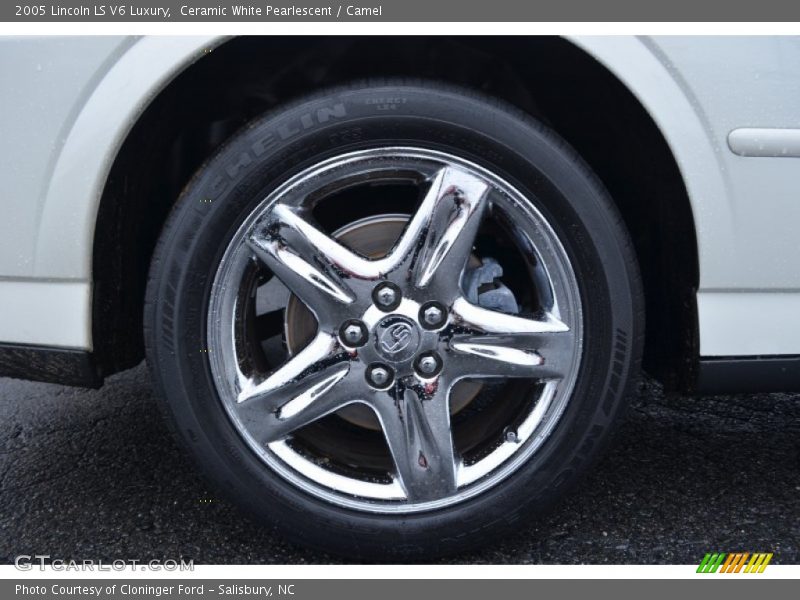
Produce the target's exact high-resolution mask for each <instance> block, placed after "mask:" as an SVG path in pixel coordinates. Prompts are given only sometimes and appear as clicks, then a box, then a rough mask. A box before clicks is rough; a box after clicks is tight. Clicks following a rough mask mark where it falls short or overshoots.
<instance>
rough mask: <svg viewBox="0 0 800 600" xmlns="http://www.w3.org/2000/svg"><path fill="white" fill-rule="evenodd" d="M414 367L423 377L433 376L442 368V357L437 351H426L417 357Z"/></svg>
mask: <svg viewBox="0 0 800 600" xmlns="http://www.w3.org/2000/svg"><path fill="white" fill-rule="evenodd" d="M414 368H415V369H416V370H417V373H419V374H420V375H421V376H422V377H433V376H434V375H436V374H437V373H438V372H439V371H440V370H441V368H442V359H441V358H439V355H438V354H436V352H425V353H424V354H420V355H419V356H418V357H417V360H416V361H415V362H414Z"/></svg>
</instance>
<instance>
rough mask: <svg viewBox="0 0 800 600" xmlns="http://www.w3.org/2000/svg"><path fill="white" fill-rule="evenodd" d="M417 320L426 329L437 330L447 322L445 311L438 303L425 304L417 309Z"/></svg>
mask: <svg viewBox="0 0 800 600" xmlns="http://www.w3.org/2000/svg"><path fill="white" fill-rule="evenodd" d="M419 320H420V323H422V326H423V327H425V328H426V329H437V328H439V327H441V326H442V325H444V323H445V321H447V310H446V309H445V307H444V306H442V305H441V304H439V303H438V302H426V303H425V304H423V305H422V307H421V308H420V309H419Z"/></svg>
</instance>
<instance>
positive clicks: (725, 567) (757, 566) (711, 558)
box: [697, 552, 772, 573]
mask: <svg viewBox="0 0 800 600" xmlns="http://www.w3.org/2000/svg"><path fill="white" fill-rule="evenodd" d="M748 559H749V560H748ZM771 560H772V552H753V553H752V554H751V553H750V552H733V553H730V554H726V553H725V552H713V553H712V552H709V553H708V554H706V555H705V556H704V557H703V560H702V561H700V566H698V567H697V572H698V573H717V572H719V573H763V572H764V569H766V568H767V565H768V564H769V562H770V561H771Z"/></svg>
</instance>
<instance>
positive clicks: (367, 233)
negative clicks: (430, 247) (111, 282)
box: [284, 214, 483, 431]
mask: <svg viewBox="0 0 800 600" xmlns="http://www.w3.org/2000/svg"><path fill="white" fill-rule="evenodd" d="M408 219H409V217H408V216H407V215H397V214H395V215H376V216H371V217H366V218H364V219H360V220H358V221H355V222H353V223H350V224H349V225H345V226H344V227H342V228H340V229H338V230H337V231H335V232H334V233H333V237H334V238H336V239H337V240H338V241H339V242H341V243H342V244H343V245H344V246H346V247H348V248H350V249H351V250H355V251H356V252H358V253H360V254H362V255H363V256H366V257H368V258H371V259H377V258H381V257H383V256H386V254H387V253H388V252H389V250H391V248H392V246H393V245H394V243H395V242H396V241H397V240H398V239H399V237H400V234H402V233H403V229H404V228H405V226H406V224H407V223H408ZM480 265H481V261H480V260H479V259H478V257H476V256H475V255H471V256H470V259H469V266H470V267H473V268H474V267H478V266H480ZM285 315H286V316H285V321H284V330H285V332H286V345H287V347H288V349H289V353H290V354H291V355H294V354H296V353H297V352H299V351H300V350H302V349H303V348H304V347H305V346H306V345H307V344H308V343H309V342H310V341H311V339H312V338H313V337H314V335H315V334H316V332H317V320H316V319H315V318H314V315H313V314H312V312H311V311H310V310H308V308H306V306H305V304H303V303H302V302H301V301H300V300H299V299H298V298H297V296H295V295H294V294H292V295H291V296H290V298H289V302H288V304H287V306H286V312H285ZM482 387H483V385H482V384H481V383H479V382H476V381H460V382H458V383H457V384H456V385H455V386H453V389H452V391H451V393H450V414H451V415H454V414H456V413H458V412H459V411H460V410H462V409H463V408H464V407H465V406H467V405H468V404H469V403H470V402H472V400H473V399H474V398H475V397H476V396H477V395H478V393H479V392H480V391H481V389H482ZM336 414H337V415H338V416H340V417H341V418H342V419H344V420H345V421H348V422H349V423H351V424H353V425H357V426H359V427H364V428H367V429H372V430H375V431H380V429H381V427H380V423H379V422H378V418H377V417H376V416H375V413H374V412H373V411H372V410H370V409H369V408H368V407H367V406H364V405H362V404H351V405H349V406H345V407H344V408H342V409H340V410H338V411H337V412H336Z"/></svg>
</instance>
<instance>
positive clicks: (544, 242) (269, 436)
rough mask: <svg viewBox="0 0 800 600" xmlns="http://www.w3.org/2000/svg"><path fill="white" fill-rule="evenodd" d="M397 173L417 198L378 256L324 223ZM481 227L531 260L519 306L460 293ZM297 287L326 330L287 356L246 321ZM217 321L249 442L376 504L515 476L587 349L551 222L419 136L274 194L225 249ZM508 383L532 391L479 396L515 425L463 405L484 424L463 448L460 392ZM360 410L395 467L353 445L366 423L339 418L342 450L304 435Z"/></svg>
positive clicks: (305, 175)
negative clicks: (343, 196) (329, 203)
mask: <svg viewBox="0 0 800 600" xmlns="http://www.w3.org/2000/svg"><path fill="white" fill-rule="evenodd" d="M398 181H402V182H405V183H410V184H412V185H414V186H416V187H417V188H418V189H419V190H420V201H419V202H418V205H417V207H416V211H415V212H414V213H413V215H412V216H411V217H410V218H409V219H408V221H407V225H405V227H404V229H403V230H402V233H401V235H400V236H399V238H398V239H396V240H387V243H386V247H387V248H389V251H388V252H387V253H385V254H384V255H382V256H379V257H368V256H365V255H364V254H361V253H360V252H358V251H357V250H356V249H354V248H353V247H349V246H347V245H346V244H345V243H343V242H340V239H339V238H338V237H337V236H336V235H335V234H334V233H328V232H326V231H325V230H324V229H323V228H322V227H320V226H319V225H318V223H317V222H316V220H315V218H314V211H315V208H316V207H317V205H318V204H320V203H321V202H323V201H324V200H325V199H326V198H330V197H332V196H335V195H336V194H337V193H339V192H341V191H342V190H348V189H351V188H355V187H358V186H369V187H370V189H371V190H372V193H374V194H380V193H381V189H382V188H381V187H380V184H381V183H387V182H398ZM487 223H493V224H494V227H495V230H497V231H501V232H503V234H504V235H506V236H507V237H508V238H509V239H510V240H512V241H513V245H514V246H515V247H516V250H517V252H518V255H519V257H520V260H521V262H522V263H524V266H525V272H526V274H527V276H528V279H529V280H528V281H526V282H516V287H517V289H523V288H524V289H526V290H528V291H529V298H528V300H526V301H525V302H524V303H523V304H522V310H521V311H520V312H519V313H518V314H511V313H509V312H502V311H499V310H496V309H493V308H488V307H486V306H483V305H481V303H480V302H476V301H475V298H474V297H472V298H471V299H470V297H471V296H474V294H470V293H469V290H466V289H465V277H464V275H465V271H466V268H467V265H468V263H469V261H470V259H471V258H472V259H473V260H474V256H475V255H476V252H477V247H476V236H478V234H479V232H480V231H481V228H482V227H484V226H486V225H487ZM478 254H479V253H478ZM473 291H474V290H473ZM292 299H294V301H298V300H299V302H300V303H302V305H304V307H305V308H306V309H308V310H309V311H310V312H311V314H312V315H313V317H314V319H315V320H316V332H315V333H314V334H313V335H312V336H311V339H310V341H308V342H307V343H306V344H305V345H304V346H303V347H302V348H301V349H299V350H297V351H292V350H289V351H287V354H286V356H285V357H283V358H282V359H281V360H280V361H277V363H276V361H274V360H272V361H271V360H269V358H265V353H266V351H265V350H264V345H263V344H261V340H258V339H257V336H254V335H253V333H252V316H253V315H254V314H256V313H257V312H258V310H259V309H258V305H259V304H261V305H262V307H261V309H262V310H263V305H269V304H272V305H273V306H272V309H273V310H274V309H275V305H279V307H280V308H281V309H285V307H286V306H287V305H288V304H289V303H290V302H291V301H292ZM283 312H284V313H285V312H287V311H286V310H283ZM207 325H208V351H209V360H210V366H211V370H212V375H213V378H214V382H215V385H216V388H217V392H218V394H219V397H220V399H221V401H222V403H223V405H224V407H225V409H226V411H227V414H228V415H229V417H230V419H231V420H232V422H233V423H234V425H235V427H236V429H237V430H238V432H239V433H240V434H241V435H242V436H243V438H244V439H245V440H246V442H247V444H248V445H249V446H250V447H251V448H252V449H253V451H255V452H256V453H257V454H258V456H259V457H260V458H261V459H262V460H263V462H264V463H266V465H267V466H268V467H269V468H271V469H272V470H273V471H275V472H276V473H278V474H279V475H280V476H281V477H283V478H285V479H286V480H288V481H289V482H290V483H292V484H294V485H296V486H297V487H299V488H301V489H303V490H305V491H306V492H307V493H309V494H311V495H313V496H315V497H317V498H320V499H322V500H325V501H328V502H332V503H334V504H337V505H340V506H345V507H348V508H352V509H357V510H362V511H369V512H377V513H392V512H395V513H397V512H417V511H423V510H431V509H436V508H441V507H445V506H450V505H452V504H454V503H457V502H461V501H464V500H466V499H468V498H470V497H473V496H475V495H476V494H479V493H481V492H483V491H486V490H487V489H489V488H492V487H493V486H495V485H497V484H499V483H500V482H501V481H502V480H503V479H504V478H506V477H508V476H509V475H511V474H512V473H513V472H514V471H515V470H516V469H517V468H518V467H519V466H521V465H522V464H524V463H525V462H526V461H527V460H528V459H529V458H530V457H531V456H532V455H533V454H534V453H535V452H536V451H537V450H538V449H540V447H541V446H542V444H543V443H544V442H545V441H546V440H547V438H548V436H549V434H550V433H551V432H552V430H553V428H554V427H555V426H556V424H557V422H558V419H559V417H560V415H561V414H562V412H563V411H564V409H565V407H566V405H567V403H568V402H569V399H570V395H571V391H572V388H573V384H574V381H575V378H576V375H577V371H578V367H579V364H580V360H581V348H582V313H581V305H580V297H579V292H578V286H577V282H576V278H575V274H574V272H573V270H572V267H571V266H570V262H569V259H568V257H567V255H566V252H565V250H564V248H563V246H562V245H561V243H560V242H559V240H558V238H557V236H556V234H555V232H554V231H553V229H552V227H551V226H550V225H549V224H548V222H547V221H546V219H545V218H544V216H543V215H542V214H541V213H540V212H539V211H538V210H537V209H536V208H534V206H533V205H532V204H531V202H530V201H528V200H527V199H526V198H525V197H523V196H522V195H521V194H520V193H519V192H518V191H517V190H515V189H514V188H513V187H512V186H511V185H510V184H509V183H507V182H505V181H503V180H502V179H501V178H499V177H498V176H497V175H495V174H493V173H490V172H489V171H487V170H486V169H484V168H482V167H480V166H478V165H476V164H473V163H471V162H468V161H466V160H463V159H461V158H458V157H456V156H453V155H450V154H444V153H441V152H436V151H432V150H423V149H419V148H407V147H388V148H379V149H372V150H364V151H357V152H352V153H349V154H344V155H339V156H337V157H335V158H332V159H329V160H326V161H324V162H322V163H319V164H317V165H315V166H312V167H310V168H307V169H306V170H304V171H302V172H301V173H299V174H297V175H296V176H294V177H292V178H291V179H290V180H289V181H287V182H286V183H285V184H283V185H281V186H280V187H279V188H278V189H276V190H275V191H274V192H272V193H271V194H269V196H268V197H266V198H265V199H264V200H263V201H262V202H261V203H260V204H258V206H257V207H256V208H255V210H253V211H252V213H251V214H250V216H249V217H248V218H247V219H246V221H245V222H244V223H243V224H242V225H241V227H240V228H239V229H238V231H237V232H236V233H235V234H234V236H233V238H232V240H231V242H230V243H229V245H228V247H227V249H226V251H225V253H224V256H223V258H222V260H221V263H220V266H219V268H218V270H217V273H216V275H215V279H214V284H213V287H212V292H211V297H210V301H209V312H208V322H207ZM512 380H513V381H516V382H520V383H524V393H522V394H520V393H519V391H517V392H516V393H515V394H511V393H509V392H508V390H506V389H501V390H500V391H499V393H498V392H496V393H495V394H494V395H493V396H491V394H490V396H491V397H490V398H489V399H488V400H487V401H485V402H484V405H485V406H489V408H488V409H486V410H496V409H497V410H499V409H498V407H503V406H506V405H508V406H510V407H511V409H509V410H506V411H505V412H502V411H501V412H500V413H499V414H502V415H503V416H504V417H505V418H506V422H505V423H500V424H499V425H498V424H497V418H494V419H493V421H492V422H493V425H492V426H491V427H489V426H488V425H487V426H485V427H483V429H481V424H482V423H483V422H484V418H483V417H482V416H481V413H480V411H477V415H472V416H471V417H464V419H465V420H466V419H468V418H472V420H473V421H478V425H477V426H475V425H474V424H473V425H472V430H473V431H474V430H479V431H480V435H482V436H483V438H484V439H481V441H480V443H470V444H467V446H469V449H467V447H466V446H465V445H464V444H463V443H461V441H460V440H463V438H464V436H463V435H461V434H460V433H459V431H457V429H458V428H459V427H460V425H459V424H458V423H456V421H457V420H458V419H461V418H462V415H461V413H459V414H458V415H457V416H452V415H451V412H452V410H451V406H450V397H451V391H453V390H454V388H457V387H458V386H459V385H460V384H463V383H465V382H467V381H469V382H470V383H472V382H474V381H480V382H488V388H491V387H492V385H491V384H492V383H493V382H494V383H495V384H505V383H507V382H508V381H512ZM512 396H514V398H517V399H516V400H514V399H513V398H512ZM520 397H521V400H520V399H519V398H520ZM475 403H477V401H475ZM354 405H359V406H361V407H362V408H366V409H367V410H369V411H372V413H374V415H375V417H376V418H377V421H378V423H379V425H380V432H372V433H374V434H375V435H379V436H381V434H382V436H381V438H382V441H383V440H385V446H386V447H388V453H387V456H388V457H389V462H388V463H387V464H386V466H385V468H381V467H380V461H377V463H376V462H375V461H371V460H368V459H366V458H363V457H362V456H361V455H360V454H359V453H358V452H353V453H349V454H348V453H347V452H345V451H346V450H347V448H348V447H349V446H351V445H357V439H356V438H358V436H365V435H368V434H369V433H370V431H369V430H368V429H366V428H363V429H362V428H359V427H358V426H357V425H353V424H352V423H351V422H346V421H345V420H344V419H341V421H342V423H343V424H344V425H346V427H344V426H343V427H342V432H343V433H342V436H341V440H340V441H339V442H336V444H338V446H337V445H336V444H334V445H333V446H331V444H330V443H328V444H320V443H316V441H315V439H314V435H313V432H312V434H310V435H309V434H304V433H303V432H304V431H306V430H307V429H308V428H309V427H311V426H313V425H314V424H315V423H316V422H319V421H323V420H326V419H330V418H331V416H332V415H333V416H335V415H336V414H337V413H338V412H339V411H342V409H344V408H345V407H349V408H350V409H352V407H353V406H354ZM463 412H468V411H467V410H464V411H463ZM485 421H486V422H488V421H489V420H485ZM365 432H366V433H365ZM348 435H350V436H352V437H349V438H348ZM353 440H355V441H353ZM331 447H333V448H334V450H330V448H331ZM337 447H340V448H342V449H343V450H342V451H343V453H344V454H342V455H341V456H336V454H337V452H336V450H335V448H337ZM320 448H323V450H320ZM475 448H478V450H475ZM325 449H327V450H325ZM376 464H377V465H378V466H376Z"/></svg>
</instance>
